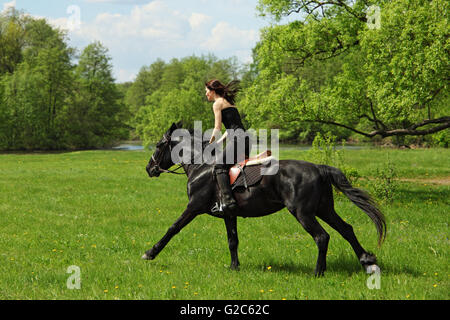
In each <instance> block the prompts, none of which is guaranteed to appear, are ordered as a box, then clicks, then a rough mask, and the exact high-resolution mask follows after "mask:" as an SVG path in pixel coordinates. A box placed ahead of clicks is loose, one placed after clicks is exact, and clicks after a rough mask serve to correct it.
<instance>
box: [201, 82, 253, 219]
mask: <svg viewBox="0 0 450 320" xmlns="http://www.w3.org/2000/svg"><path fill="white" fill-rule="evenodd" d="M205 90H206V97H207V99H208V101H210V102H212V101H214V104H213V112H214V131H213V133H212V135H211V139H210V140H209V143H212V142H213V141H214V140H215V136H216V135H217V134H220V133H221V132H222V123H223V124H224V126H225V128H226V129H227V131H226V133H225V134H224V135H223V136H222V137H221V138H220V139H219V140H218V141H217V143H220V142H222V140H223V139H225V138H226V137H231V138H228V139H227V145H226V148H225V150H224V151H223V152H222V153H220V154H217V155H216V163H215V164H214V173H215V177H216V180H217V184H218V187H219V197H220V199H221V200H220V202H221V203H220V209H219V211H223V212H225V213H227V214H232V213H233V211H235V210H236V209H237V203H236V200H235V199H234V197H233V192H232V190H231V186H230V178H229V175H228V172H229V169H230V167H232V166H233V165H234V164H235V163H237V162H240V161H243V160H245V159H246V158H248V156H249V154H250V139H249V137H248V136H247V135H246V134H245V128H244V125H243V124H242V121H241V116H240V115H239V111H238V110H237V108H236V106H235V105H234V102H235V97H236V94H237V92H238V91H239V81H236V80H235V81H232V82H230V83H229V84H228V85H226V86H225V85H223V84H222V83H221V82H220V81H219V80H216V79H214V80H211V81H208V82H207V83H205ZM230 139H232V140H233V141H230ZM242 151H244V152H242ZM227 155H228V157H227ZM230 155H232V157H231V159H230Z"/></svg>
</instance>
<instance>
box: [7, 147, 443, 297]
mask: <svg viewBox="0 0 450 320" xmlns="http://www.w3.org/2000/svg"><path fill="white" fill-rule="evenodd" d="M387 153H389V158H390V160H391V162H394V163H396V166H397V172H398V175H399V178H400V180H399V189H398V190H397V192H396V194H395V198H394V202H393V203H392V204H384V205H383V206H382V208H383V211H384V213H385V215H386V218H387V226H388V234H387V238H386V241H385V243H384V244H383V246H382V247H381V248H377V246H376V243H377V236H376V230H375V227H374V225H373V224H372V222H371V221H370V219H369V218H368V217H367V216H366V215H365V214H364V213H363V212H362V211H360V210H359V209H358V208H357V207H356V206H354V205H353V204H351V203H350V201H349V200H347V199H346V198H343V197H337V199H336V209H337V212H338V213H339V214H340V216H341V217H343V218H344V219H345V220H346V221H347V222H349V223H350V224H352V225H353V227H354V230H355V233H356V235H357V237H358V239H359V241H360V242H361V244H362V245H363V246H364V247H365V248H366V249H367V250H369V251H372V252H374V253H375V254H376V255H377V257H378V260H379V265H380V268H381V271H382V273H381V278H380V289H373V290H370V289H369V288H368V287H367V285H366V281H367V279H368V277H369V275H367V274H366V273H365V272H364V270H363V269H362V267H361V266H360V265H359V262H358V260H357V258H356V256H355V255H354V253H353V251H352V249H351V247H350V245H349V244H348V243H347V242H346V241H345V240H344V239H343V238H342V237H341V236H340V235H339V234H338V233H337V232H335V231H334V230H333V229H331V228H330V227H329V226H328V225H326V224H325V223H323V222H321V224H322V225H323V226H324V227H325V229H326V230H327V232H328V233H329V234H330V236H331V239H330V244H329V251H328V257H327V272H326V273H325V277H322V278H315V277H314V275H313V273H314V267H315V263H316V258H317V248H316V245H315V243H314V241H313V240H312V238H311V237H310V236H309V235H308V234H307V233H306V232H305V231H304V230H303V229H302V227H301V226H300V224H299V223H298V222H297V221H296V220H295V219H294V218H293V217H292V216H291V215H290V214H289V213H288V212H287V210H286V209H284V210H282V211H280V212H279V213H277V214H274V215H270V216H267V217H263V218H257V219H242V218H239V219H238V230H239V240H240V245H239V258H240V262H241V268H240V271H231V270H230V269H229V263H230V255H229V251H228V245H227V239H226V230H225V226H224V223H223V221H222V220H220V219H216V218H213V217H210V216H207V215H202V216H200V217H198V218H196V219H195V220H194V221H193V222H192V223H191V224H189V225H188V226H187V227H186V228H185V229H183V230H182V231H181V233H179V234H178V235H177V236H175V237H174V238H173V239H172V241H171V242H170V243H169V244H168V246H167V247H166V248H165V249H164V250H163V251H162V252H161V254H160V255H159V256H158V257H157V258H156V259H155V260H153V261H143V260H141V258H140V257H141V255H142V254H143V253H144V252H145V251H146V250H147V249H149V248H151V246H153V244H154V243H155V242H157V241H158V240H159V239H160V238H161V237H162V236H163V235H164V233H165V232H166V230H167V228H168V227H169V226H170V225H171V224H172V223H173V222H174V221H175V219H176V218H177V217H178V216H179V215H180V214H181V212H182V211H183V210H184V208H185V205H186V203H187V196H186V180H187V178H186V177H185V176H174V175H168V174H163V175H161V176H160V177H159V178H153V179H149V178H148V176H147V174H146V172H145V166H146V164H147V161H148V159H149V158H150V156H151V154H150V153H149V152H147V151H145V152H142V151H83V152H71V153H55V154H2V155H0V175H1V178H0V219H1V223H0V246H1V248H2V249H1V253H0V299H288V300H289V299H449V298H450V296H449V292H450V290H449V289H450V285H449V284H450V281H449V280H450V278H449V277H450V270H449V240H448V237H449V228H448V223H449V213H450V205H449V199H450V187H449V184H448V180H449V176H450V165H449V164H450V162H449V159H450V150H445V149H427V150H423V149H421V150H388V149H373V148H372V149H370V148H368V149H363V150H347V151H346V152H345V160H346V163H348V164H349V165H351V166H353V167H355V168H357V169H358V171H359V172H360V173H361V175H362V176H364V177H373V174H374V170H375V169H376V168H379V167H382V166H384V165H385V164H386V159H387ZM280 158H282V159H305V158H307V154H306V152H305V151H295V150H284V151H281V152H280ZM369 183H370V179H360V180H359V181H358V185H359V186H361V187H363V188H364V187H367V188H369V187H370V185H369ZM72 265H75V266H78V267H79V268H80V272H81V274H80V276H81V289H68V287H67V280H68V278H69V277H70V276H71V274H70V273H67V269H68V267H69V266H72Z"/></svg>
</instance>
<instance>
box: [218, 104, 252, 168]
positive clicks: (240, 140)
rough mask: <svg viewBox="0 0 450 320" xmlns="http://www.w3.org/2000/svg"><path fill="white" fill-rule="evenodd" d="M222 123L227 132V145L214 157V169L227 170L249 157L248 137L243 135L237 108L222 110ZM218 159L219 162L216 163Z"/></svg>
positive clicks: (243, 131) (243, 130) (242, 126)
mask: <svg viewBox="0 0 450 320" xmlns="http://www.w3.org/2000/svg"><path fill="white" fill-rule="evenodd" d="M222 123H223V125H224V126H225V128H226V129H227V132H228V136H227V139H226V142H227V144H226V148H225V150H223V151H222V153H220V154H218V155H217V156H216V167H220V168H226V169H228V168H230V167H232V166H233V165H234V164H236V163H237V162H240V161H243V160H245V159H246V158H248V157H249V155H250V150H251V147H250V137H249V136H248V135H247V134H245V127H244V125H243V124H242V120H241V116H240V114H239V111H238V109H237V108H235V107H228V108H224V109H222ZM219 159H220V160H221V161H217V160H219ZM220 162H221V163H220Z"/></svg>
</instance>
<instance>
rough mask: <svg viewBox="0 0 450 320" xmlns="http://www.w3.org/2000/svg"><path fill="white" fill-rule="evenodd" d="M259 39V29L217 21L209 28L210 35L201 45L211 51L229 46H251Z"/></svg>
mask: <svg viewBox="0 0 450 320" xmlns="http://www.w3.org/2000/svg"><path fill="white" fill-rule="evenodd" d="M258 39H259V31H257V30H253V29H248V30H241V29H239V28H237V27H235V26H232V25H230V24H229V23H228V22H223V21H221V22H219V23H217V24H216V26H215V27H214V28H213V29H212V30H211V35H210V37H209V38H208V39H207V40H206V41H204V42H203V43H202V44H201V45H202V47H204V48H206V49H208V50H211V51H220V50H226V49H230V48H237V49H240V50H242V48H251V47H253V45H254V44H255V43H256V42H257V41H258Z"/></svg>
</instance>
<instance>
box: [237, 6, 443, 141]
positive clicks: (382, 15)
mask: <svg viewBox="0 0 450 320" xmlns="http://www.w3.org/2000/svg"><path fill="white" fill-rule="evenodd" d="M373 6H375V7H373ZM259 10H260V13H261V14H262V15H269V16H271V17H273V18H274V19H275V20H278V21H280V20H281V19H282V18H284V17H286V16H289V17H290V18H291V17H292V16H294V15H296V17H298V19H297V20H296V21H293V22H290V23H287V24H284V25H283V24H281V25H280V24H278V25H273V26H271V27H267V28H265V29H263V30H262V35H261V41H260V42H259V43H258V45H257V47H256V48H255V50H254V53H255V54H254V58H255V64H256V69H257V76H256V79H255V81H254V83H253V84H252V85H251V86H250V87H249V88H248V89H247V90H246V94H245V99H244V100H243V101H242V104H243V105H244V107H245V109H246V110H247V111H248V113H249V116H250V119H251V121H252V124H254V125H262V124H265V125H267V124H269V125H279V124H286V126H287V127H289V126H292V125H297V126H301V124H302V123H308V122H313V123H321V124H329V125H334V126H339V127H342V128H346V129H348V130H351V131H353V132H356V133H358V134H361V135H364V136H366V137H375V136H381V137H387V136H402V135H415V136H419V135H426V134H431V133H435V132H438V131H441V130H444V129H447V128H449V127H450V109H449V108H450V98H449V91H448V84H449V79H450V70H449V65H450V61H449V57H450V54H449V53H450V40H449V32H448V30H450V28H449V23H448V12H449V2H448V1H445V0H433V1H427V0H397V1H383V0H379V1H366V0H356V1H348V0H327V1H322V0H295V1H294V0H282V1H279V0H260V2H259ZM291 20H292V19H291ZM374 20H375V21H374Z"/></svg>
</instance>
